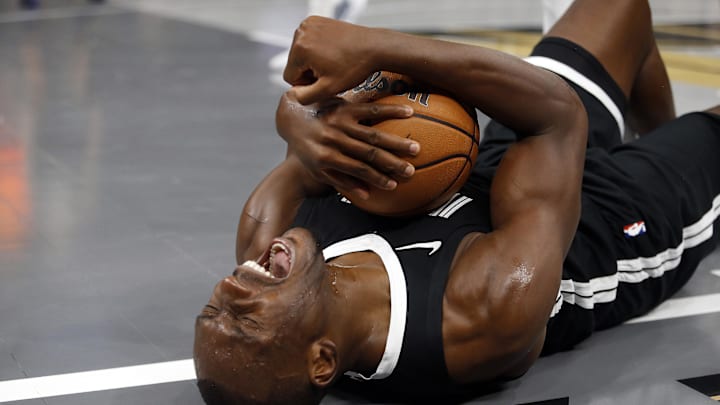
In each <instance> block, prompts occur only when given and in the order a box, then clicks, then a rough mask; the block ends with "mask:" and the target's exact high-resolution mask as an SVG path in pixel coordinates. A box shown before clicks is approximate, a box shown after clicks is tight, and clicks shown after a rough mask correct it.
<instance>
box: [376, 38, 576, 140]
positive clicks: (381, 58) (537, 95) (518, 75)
mask: <svg viewBox="0 0 720 405" xmlns="http://www.w3.org/2000/svg"><path fill="white" fill-rule="evenodd" d="M370 32H371V33H372V35H373V37H371V40H370V41H369V42H370V43H371V44H373V45H372V47H371V48H370V49H371V50H370V51H369V52H371V56H370V57H371V58H372V63H373V64H374V65H375V68H376V69H377V70H388V71H394V72H398V73H402V74H405V75H408V76H410V77H413V78H415V79H417V80H419V81H422V82H425V83H428V84H430V85H432V86H435V87H439V88H442V89H445V90H446V91H449V92H450V93H452V94H453V95H455V96H456V97H458V98H460V99H462V100H463V101H465V102H468V103H470V104H472V105H474V106H476V107H477V108H479V109H480V110H482V111H483V112H484V113H486V114H487V115H489V116H490V117H492V118H494V119H496V120H498V121H500V122H502V123H503V124H505V125H506V126H508V127H510V128H512V129H514V130H516V131H517V132H518V133H520V134H528V135H534V134H538V133H542V132H545V131H546V130H547V129H548V128H549V127H551V126H554V125H557V123H558V122H559V121H560V122H561V121H562V120H563V119H564V115H565V111H566V109H567V108H568V105H569V104H572V103H573V100H572V99H571V98H572V96H573V95H572V94H570V92H568V90H567V86H566V84H565V83H564V82H563V80H562V79H560V78H559V77H557V76H556V75H555V74H553V73H550V72H547V71H545V70H542V69H538V68H536V67H534V66H532V65H530V64H528V63H526V62H524V61H523V60H521V59H519V58H516V57H514V56H511V55H507V54H504V53H502V52H498V51H494V50H490V49H486V48H483V47H479V46H470V45H463V44H458V43H452V42H446V41H438V40H434V39H430V38H424V37H419V36H414V35H408V34H403V33H398V32H393V31H388V30H381V29H371V30H370Z"/></svg>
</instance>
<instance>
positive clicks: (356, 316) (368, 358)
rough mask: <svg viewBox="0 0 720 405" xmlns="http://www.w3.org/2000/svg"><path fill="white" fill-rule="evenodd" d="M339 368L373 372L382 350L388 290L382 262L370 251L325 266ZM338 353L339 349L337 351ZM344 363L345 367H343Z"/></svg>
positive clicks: (388, 313)
mask: <svg viewBox="0 0 720 405" xmlns="http://www.w3.org/2000/svg"><path fill="white" fill-rule="evenodd" d="M328 271H329V272H330V283H331V291H332V295H333V299H334V302H333V308H334V311H333V312H334V313H335V314H336V315H335V316H336V318H335V319H331V320H330V322H335V321H337V320H342V321H340V322H338V323H337V326H338V329H336V330H337V331H338V333H339V334H340V335H342V342H343V343H342V344H343V346H344V348H343V349H344V351H345V356H344V357H345V359H346V360H347V362H343V363H344V364H343V367H344V368H347V369H349V370H352V371H356V372H361V373H363V374H365V373H368V374H367V375H370V374H372V373H373V372H375V369H376V368H377V365H378V363H379V362H380V359H381V358H382V355H383V353H384V351H385V342H386V341H387V334H388V327H389V324H390V287H389V281H388V277H387V273H386V271H385V268H384V266H383V263H382V260H380V258H379V257H378V256H377V255H376V254H374V253H370V252H359V253H351V254H348V255H344V256H340V257H338V258H336V259H334V260H332V261H331V262H330V263H328ZM341 350H342V349H341ZM345 363H346V364H345Z"/></svg>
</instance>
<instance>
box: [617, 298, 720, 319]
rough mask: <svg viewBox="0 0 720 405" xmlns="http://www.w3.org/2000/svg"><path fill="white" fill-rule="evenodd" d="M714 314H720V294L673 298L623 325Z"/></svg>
mask: <svg viewBox="0 0 720 405" xmlns="http://www.w3.org/2000/svg"><path fill="white" fill-rule="evenodd" d="M714 312H720V294H708V295H698V296H695V297H686V298H673V299H671V300H667V301H665V302H663V303H662V304H660V306H658V307H657V308H655V309H654V310H652V311H651V312H650V313H649V314H647V315H645V316H641V317H639V318H635V319H631V320H629V321H627V322H625V323H641V322H650V321H659V320H661V319H671V318H680V317H685V316H693V315H703V314H711V313H714Z"/></svg>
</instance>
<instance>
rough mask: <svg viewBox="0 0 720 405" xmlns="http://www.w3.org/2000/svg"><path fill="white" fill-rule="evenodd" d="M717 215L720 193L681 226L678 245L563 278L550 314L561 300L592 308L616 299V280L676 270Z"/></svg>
mask: <svg viewBox="0 0 720 405" xmlns="http://www.w3.org/2000/svg"><path fill="white" fill-rule="evenodd" d="M719 216H720V195H718V196H716V197H715V199H713V204H712V207H711V208H710V210H708V212H707V213H706V214H705V215H703V216H702V218H700V219H699V220H698V221H697V222H695V223H694V224H691V225H689V226H686V227H685V228H683V240H682V242H680V244H679V245H678V246H677V247H674V248H669V249H666V250H664V251H662V252H660V253H658V254H656V255H655V256H652V257H637V258H635V259H623V260H618V261H617V273H615V274H611V275H609V276H603V277H598V278H594V279H591V280H590V281H587V282H580V281H574V280H562V281H561V282H560V289H559V292H558V294H559V295H562V297H563V299H562V300H560V301H556V302H555V306H554V307H553V310H552V313H551V315H550V316H551V317H553V316H555V315H557V313H558V312H559V311H560V308H561V307H562V304H563V302H566V303H568V304H572V305H578V306H580V307H581V308H584V309H593V308H594V307H595V304H601V303H608V302H612V301H614V300H615V296H616V294H617V286H618V284H619V283H630V284H637V283H640V282H642V281H644V280H647V279H649V278H659V277H662V276H663V275H664V274H665V273H666V272H668V271H672V270H675V269H676V268H677V267H678V265H680V261H681V259H682V254H683V252H684V251H685V250H686V249H690V248H693V247H695V246H698V245H700V244H701V243H703V242H705V241H707V240H709V239H710V238H711V237H712V236H713V233H714V222H715V220H717V218H718V217H719Z"/></svg>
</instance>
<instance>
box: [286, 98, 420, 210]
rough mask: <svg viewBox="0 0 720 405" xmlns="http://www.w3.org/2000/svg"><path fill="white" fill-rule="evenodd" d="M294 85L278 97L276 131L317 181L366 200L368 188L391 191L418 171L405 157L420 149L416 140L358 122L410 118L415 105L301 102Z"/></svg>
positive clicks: (334, 100) (331, 101)
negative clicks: (297, 97) (409, 106)
mask: <svg viewBox="0 0 720 405" xmlns="http://www.w3.org/2000/svg"><path fill="white" fill-rule="evenodd" d="M293 90H294V89H291V90H290V91H288V92H287V93H285V95H283V97H282V98H281V100H280V104H279V106H278V109H277V114H276V124H277V129H278V133H279V134H280V136H281V137H282V138H283V139H285V141H286V142H287V143H288V150H289V151H290V153H292V154H294V155H295V156H297V157H298V158H299V159H300V161H302V163H303V165H304V166H305V167H306V168H307V169H308V172H309V173H310V175H312V177H313V178H314V179H315V180H316V181H319V182H322V183H324V184H328V185H331V186H333V187H335V189H337V190H342V191H343V192H344V193H349V194H350V195H349V196H350V197H356V198H361V199H366V198H368V197H369V189H370V187H376V188H380V189H387V190H392V189H394V188H395V187H396V186H397V180H398V179H403V178H409V177H410V176H412V174H413V173H414V172H415V168H414V167H413V166H412V165H411V164H409V163H408V162H406V161H405V160H403V159H402V158H401V156H405V157H407V156H413V155H415V154H417V153H418V152H419V149H420V146H419V145H418V144H417V142H414V141H411V140H409V139H405V138H402V137H399V136H396V135H392V134H388V133H383V132H380V131H377V130H376V129H373V128H372V127H369V126H366V125H362V124H360V122H367V121H372V122H377V121H382V120H386V119H392V118H395V119H398V118H407V117H410V116H411V115H412V113H413V111H412V109H411V108H408V107H406V106H398V105H380V104H371V103H349V102H347V101H345V100H342V99H339V98H334V99H331V100H328V101H325V102H323V103H321V104H320V105H314V106H312V107H307V106H303V105H302V104H300V103H299V102H298V101H297V99H296V97H295V95H294V91H293Z"/></svg>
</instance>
